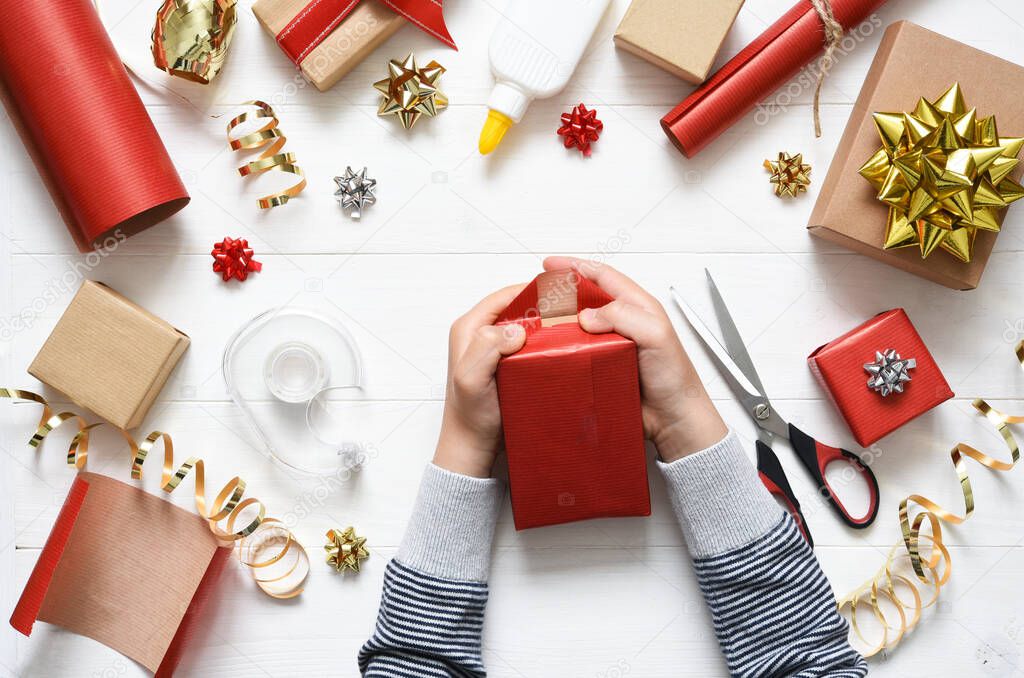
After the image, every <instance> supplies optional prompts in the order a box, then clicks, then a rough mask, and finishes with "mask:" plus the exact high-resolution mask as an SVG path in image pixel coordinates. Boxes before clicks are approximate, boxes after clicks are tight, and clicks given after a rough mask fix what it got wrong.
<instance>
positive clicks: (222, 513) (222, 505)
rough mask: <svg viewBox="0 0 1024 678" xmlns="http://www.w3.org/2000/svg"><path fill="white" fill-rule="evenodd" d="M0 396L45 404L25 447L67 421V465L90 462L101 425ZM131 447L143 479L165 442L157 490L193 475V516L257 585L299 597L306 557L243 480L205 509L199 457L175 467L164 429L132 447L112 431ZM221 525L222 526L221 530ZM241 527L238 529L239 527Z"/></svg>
mask: <svg viewBox="0 0 1024 678" xmlns="http://www.w3.org/2000/svg"><path fill="white" fill-rule="evenodd" d="M0 398H7V399H10V400H25V401H30V402H34V403H38V404H39V405H42V406H43V413H42V416H41V417H40V418H39V424H38V426H37V427H36V431H35V433H33V434H32V438H31V440H29V442H28V444H29V446H31V447H32V448H35V449H39V448H40V446H41V445H42V443H43V441H44V440H45V439H46V436H48V435H49V434H50V432H51V431H53V430H54V429H55V428H57V427H59V426H61V425H62V424H64V423H65V422H67V421H72V422H74V423H75V425H77V426H78V431H77V432H76V433H75V435H74V437H73V438H72V439H71V444H70V445H69V447H68V454H67V462H68V465H69V466H74V467H75V468H76V469H83V468H85V466H86V463H87V461H88V458H89V434H90V433H91V432H92V430H93V429H95V428H97V427H99V426H103V425H104V424H103V422H97V423H94V424H86V422H85V420H84V419H83V418H82V417H81V416H79V415H78V414H75V413H74V412H54V410H53V408H52V407H51V406H50V404H49V402H47V400H46V399H45V398H44V397H42V396H41V395H38V394H36V393H33V392H31V391H22V390H18V389H10V388H0ZM114 428H115V429H116V430H117V431H118V432H119V433H120V434H121V436H122V437H123V438H124V439H125V441H126V442H127V443H128V446H129V448H130V449H131V459H132V464H131V476H132V479H133V480H140V479H141V478H142V465H143V464H144V463H145V461H146V457H147V456H148V455H149V453H150V451H152V449H153V447H154V446H155V445H156V444H157V443H158V442H160V443H162V444H163V449H164V464H163V472H162V473H161V476H160V489H162V490H163V491H164V492H167V493H168V494H169V493H171V492H173V491H174V490H176V489H177V488H178V486H179V485H181V482H182V481H183V480H185V478H187V477H188V475H189V474H190V473H191V474H192V475H193V477H194V480H195V482H194V493H195V504H196V512H197V513H198V514H199V515H200V516H201V517H202V518H203V519H205V520H206V521H207V524H208V525H209V527H210V531H211V532H213V535H214V536H215V537H216V538H217V539H218V540H220V541H223V542H230V543H233V544H235V545H237V546H238V553H239V560H241V562H242V563H243V564H245V565H246V566H247V567H249V568H250V569H252V570H253V572H252V576H253V579H255V580H256V583H257V585H259V587H260V589H262V590H263V592H264V593H266V594H267V595H269V596H272V597H274V598H294V597H295V596H297V595H299V594H300V593H302V590H303V588H304V586H305V582H306V578H307V576H308V575H309V556H308V554H307V553H306V550H305V548H303V546H302V545H301V544H299V543H298V541H296V540H295V538H294V536H293V535H292V533H291V532H290V531H289V530H288V529H287V528H286V527H285V526H284V524H283V523H281V521H279V520H277V519H276V518H268V517H267V516H266V508H265V507H264V506H263V503H262V502H261V501H260V500H258V499H256V498H255V497H248V498H246V499H242V496H243V495H244V494H245V481H244V480H243V479H242V478H241V477H239V476H235V477H234V478H232V479H231V480H229V481H228V482H227V483H226V484H225V485H224V487H223V488H222V489H221V491H220V492H219V493H218V494H217V496H216V497H215V498H214V500H213V503H212V504H211V505H210V506H209V507H207V500H206V469H205V465H204V462H203V460H202V459H200V458H199V457H189V458H188V459H186V460H185V461H184V462H183V463H182V464H181V465H179V466H177V468H175V463H174V443H173V441H172V440H171V436H170V435H169V434H167V433H164V432H163V431H153V432H152V433H150V434H149V435H148V436H146V437H145V439H143V441H142V442H141V443H136V442H135V440H134V439H133V438H132V437H131V436H130V435H129V434H128V432H126V431H124V430H122V429H119V428H117V427H114ZM222 523H223V525H224V527H221V524H222ZM239 525H240V526H241V527H238V526H239Z"/></svg>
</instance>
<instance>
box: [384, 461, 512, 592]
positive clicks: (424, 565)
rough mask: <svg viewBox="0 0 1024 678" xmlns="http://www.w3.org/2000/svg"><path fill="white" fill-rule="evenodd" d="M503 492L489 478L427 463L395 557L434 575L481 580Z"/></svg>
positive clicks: (488, 562) (485, 572)
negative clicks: (474, 476)
mask: <svg viewBox="0 0 1024 678" xmlns="http://www.w3.org/2000/svg"><path fill="white" fill-rule="evenodd" d="M503 496H504V492H503V490H502V486H501V484H500V483H499V482H498V481H497V480H495V479H494V478H472V477H470V476H464V475H461V474H459V473H452V472H451V471H447V470H445V469H443V468H440V467H439V466H435V465H434V464H429V465H428V466H427V468H426V470H425V471H424V472H423V480H421V481H420V493H419V496H418V497H417V498H416V505H415V507H414V508H413V512H412V517H411V518H410V519H409V525H408V527H406V529H405V536H404V537H403V538H402V544H401V545H400V546H399V547H398V554H397V555H396V556H395V557H396V558H397V559H398V560H399V562H401V563H402V564H404V565H408V566H409V567H414V568H416V569H418V570H420V571H422V572H426V573H427V574H432V575H434V576H435V577H445V578H448V579H461V580H463V581H487V575H488V573H489V572H490V569H491V545H492V542H493V541H494V525H495V524H496V523H497V522H498V511H499V510H500V508H501V500H502V497H503Z"/></svg>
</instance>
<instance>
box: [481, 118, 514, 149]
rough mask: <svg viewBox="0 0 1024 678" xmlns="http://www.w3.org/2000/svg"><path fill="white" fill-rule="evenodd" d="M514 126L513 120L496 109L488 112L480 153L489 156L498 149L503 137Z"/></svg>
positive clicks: (482, 131)
mask: <svg viewBox="0 0 1024 678" xmlns="http://www.w3.org/2000/svg"><path fill="white" fill-rule="evenodd" d="M514 124H515V123H513V122H512V118H510V117H508V116H507V115H505V114H504V113H501V112H499V111H496V110H494V109H490V110H488V111H487V121H486V122H484V128H483V129H482V130H481V131H480V153H481V154H482V155H487V154H488V153H490V152H491V151H493V150H494V149H495V148H497V147H498V144H499V143H501V139H502V137H504V136H505V132H507V131H508V130H509V128H510V127H512V125H514Z"/></svg>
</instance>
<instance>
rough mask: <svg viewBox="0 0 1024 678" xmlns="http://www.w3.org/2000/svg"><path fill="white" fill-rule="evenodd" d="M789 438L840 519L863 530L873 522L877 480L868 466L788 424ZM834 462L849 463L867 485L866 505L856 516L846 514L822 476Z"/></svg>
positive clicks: (876, 512)
mask: <svg viewBox="0 0 1024 678" xmlns="http://www.w3.org/2000/svg"><path fill="white" fill-rule="evenodd" d="M789 441H790V442H791V443H792V444H793V449H794V450H796V453H797V456H798V457H800V461H802V462H803V464H804V466H805V467H806V468H807V470H808V471H809V472H810V473H811V476H812V477H813V478H814V480H815V482H817V483H818V487H819V488H820V489H821V492H822V495H823V496H824V497H825V498H826V499H828V502H829V503H830V504H832V508H834V509H835V510H836V512H837V513H838V514H839V517H840V518H842V519H843V522H845V523H846V524H847V525H849V526H850V527H855V528H857V529H863V528H865V527H867V526H868V525H870V524H871V523H872V522H874V520H875V516H877V515H878V480H877V479H876V478H875V474H874V473H872V471H871V469H870V468H869V467H868V466H866V465H865V464H864V462H863V461H861V458H860V457H858V456H857V455H856V454H854V453H853V452H850V451H849V450H842V449H839V448H838V447H830V446H828V445H825V444H824V443H820V442H818V441H817V440H815V439H814V438H812V437H811V436H809V435H807V434H806V433H804V432H803V431H801V430H800V429H798V428H797V427H796V426H793V425H792V424H790V425H789ZM835 462H843V463H845V464H849V465H850V466H851V467H853V469H855V470H856V471H857V473H858V474H859V475H860V477H861V478H863V480H864V482H865V483H866V484H867V486H868V496H869V497H870V504H869V506H868V512H867V513H866V514H865V515H863V516H861V517H860V518H855V517H854V516H852V515H850V512H849V511H847V510H846V507H845V506H844V505H843V502H841V501H840V500H839V499H838V498H837V497H836V493H835V491H834V490H833V489H832V486H831V485H830V484H829V482H828V480H827V479H826V478H825V469H826V468H827V467H828V465H829V464H832V463H835Z"/></svg>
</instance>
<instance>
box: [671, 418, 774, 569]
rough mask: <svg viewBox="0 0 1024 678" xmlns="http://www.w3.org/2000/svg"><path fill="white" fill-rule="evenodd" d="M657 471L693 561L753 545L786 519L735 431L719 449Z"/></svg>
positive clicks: (712, 447)
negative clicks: (666, 490)
mask: <svg viewBox="0 0 1024 678" xmlns="http://www.w3.org/2000/svg"><path fill="white" fill-rule="evenodd" d="M658 467H659V468H661V472H662V474H664V476H665V480H666V482H667V484H668V490H669V495H670V496H671V497H672V508H673V509H674V510H675V512H676V517H677V518H678V519H679V525H680V527H682V529H683V537H685V539H686V544H687V546H688V547H689V549H690V553H691V555H692V556H693V557H694V558H706V557H708V556H714V555H719V554H722V553H726V552H728V551H731V550H733V549H735V548H737V547H740V546H744V545H746V544H749V543H750V542H752V541H753V540H755V539H757V538H758V537H760V536H762V535H764V534H766V533H767V532H769V531H770V530H771V529H772V528H773V527H775V526H776V525H777V524H778V522H779V519H780V518H781V517H782V507H781V506H779V504H778V503H777V502H776V501H775V498H774V497H772V495H771V494H770V493H769V492H768V490H767V489H766V488H765V486H764V485H763V484H762V483H761V479H760V478H759V477H758V475H757V470H756V469H755V468H754V465H753V464H751V463H750V459H748V458H747V455H746V453H745V452H744V450H743V446H742V445H741V444H740V440H739V438H738V437H737V436H736V434H735V433H733V432H732V431H730V432H729V434H728V435H726V436H725V438H724V439H723V440H722V441H721V442H719V443H718V444H717V445H713V446H711V447H709V448H707V449H706V450H701V451H700V452H696V453H694V454H691V455H689V456H687V457H683V458H682V459H678V460H676V461H674V462H672V463H671V464H666V463H664V462H661V461H659V462H658Z"/></svg>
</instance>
